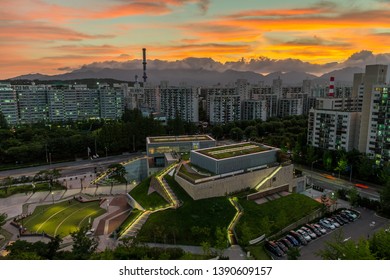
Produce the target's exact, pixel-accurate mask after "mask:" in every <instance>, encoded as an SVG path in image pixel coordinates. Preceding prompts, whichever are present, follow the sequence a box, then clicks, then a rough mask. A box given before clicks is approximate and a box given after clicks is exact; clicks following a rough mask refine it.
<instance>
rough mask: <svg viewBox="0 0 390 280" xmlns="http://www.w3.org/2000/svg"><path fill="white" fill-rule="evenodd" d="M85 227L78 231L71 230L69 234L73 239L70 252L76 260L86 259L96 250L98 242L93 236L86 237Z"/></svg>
mask: <svg viewBox="0 0 390 280" xmlns="http://www.w3.org/2000/svg"><path fill="white" fill-rule="evenodd" d="M87 232H88V228H87V227H82V228H80V229H79V230H78V231H75V232H72V233H71V234H70V235H71V236H72V240H73V248H72V253H73V257H74V258H75V259H76V260H88V259H89V258H90V257H91V255H92V254H93V253H94V252H95V251H96V249H97V246H98V244H99V242H98V240H97V239H96V238H95V237H92V238H91V237H88V236H87V235H86V234H87Z"/></svg>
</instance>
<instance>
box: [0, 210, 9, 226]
mask: <svg viewBox="0 0 390 280" xmlns="http://www.w3.org/2000/svg"><path fill="white" fill-rule="evenodd" d="M6 221H7V214H6V213H2V214H0V228H1V227H2V226H4V225H5V223H6Z"/></svg>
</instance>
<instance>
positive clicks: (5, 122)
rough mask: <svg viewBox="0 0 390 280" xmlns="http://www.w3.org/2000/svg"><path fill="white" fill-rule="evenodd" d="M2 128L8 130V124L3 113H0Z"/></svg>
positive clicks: (0, 126) (0, 125)
mask: <svg viewBox="0 0 390 280" xmlns="http://www.w3.org/2000/svg"><path fill="white" fill-rule="evenodd" d="M0 128H1V129H8V122H7V119H6V118H5V116H4V114H3V112H1V111H0Z"/></svg>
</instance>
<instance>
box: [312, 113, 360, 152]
mask: <svg viewBox="0 0 390 280" xmlns="http://www.w3.org/2000/svg"><path fill="white" fill-rule="evenodd" d="M360 117H361V113H360V112H347V111H339V110H328V109H311V110H310V112H309V120H308V135H307V144H308V145H310V146H313V147H318V148H322V149H326V150H345V151H351V150H352V149H354V148H355V149H356V148H357V140H358V135H359V126H360Z"/></svg>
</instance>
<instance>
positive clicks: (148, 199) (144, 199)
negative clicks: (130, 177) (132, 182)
mask: <svg viewBox="0 0 390 280" xmlns="http://www.w3.org/2000/svg"><path fill="white" fill-rule="evenodd" d="M150 181H151V177H149V178H147V179H145V180H143V181H142V182H141V183H139V184H138V186H136V187H135V188H134V189H133V190H131V191H130V195H131V197H132V198H134V199H135V200H136V201H137V202H138V203H139V204H140V205H141V206H142V207H143V208H145V209H154V208H157V207H160V206H164V205H167V204H168V203H167V202H166V201H165V199H164V198H163V197H162V196H161V195H159V194H158V193H157V192H156V191H154V192H152V193H151V194H148V190H149V185H150Z"/></svg>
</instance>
